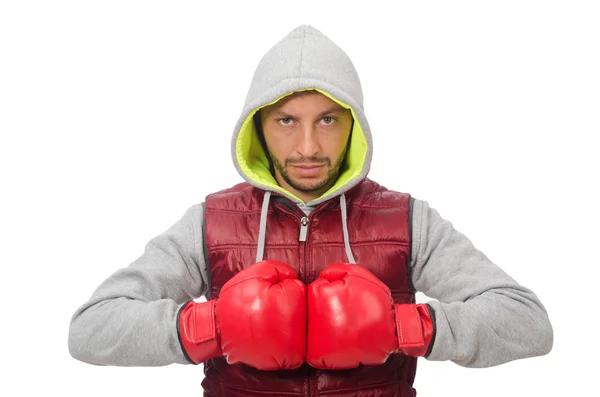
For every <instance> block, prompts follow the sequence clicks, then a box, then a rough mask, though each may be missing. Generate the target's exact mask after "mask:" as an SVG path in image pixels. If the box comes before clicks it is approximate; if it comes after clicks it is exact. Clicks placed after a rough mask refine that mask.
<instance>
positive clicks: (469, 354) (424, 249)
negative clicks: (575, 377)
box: [411, 200, 553, 367]
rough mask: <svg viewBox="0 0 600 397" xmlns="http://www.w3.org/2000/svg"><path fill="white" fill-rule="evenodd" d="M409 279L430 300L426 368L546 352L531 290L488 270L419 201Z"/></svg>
mask: <svg viewBox="0 0 600 397" xmlns="http://www.w3.org/2000/svg"><path fill="white" fill-rule="evenodd" d="M412 214H413V216H412V219H413V222H412V226H413V229H412V230H413V231H412V236H413V241H412V255H411V256H412V258H411V279H412V283H413V286H414V287H415V289H416V290H417V291H421V292H423V293H424V294H425V295H427V296H428V297H431V298H433V299H436V300H437V301H436V300H431V301H429V302H427V303H428V304H430V305H431V307H432V308H433V310H434V313H435V339H434V340H433V346H432V349H431V352H430V354H429V355H428V356H426V358H427V359H428V360H434V361H441V360H451V361H453V362H455V363H457V364H459V365H462V366H465V367H490V366H493V365H499V364H502V363H505V362H508V361H512V360H516V359H520V358H526V357H533V356H540V355H544V354H547V353H548V352H549V351H550V350H551V349H552V343H553V331H552V325H551V324H550V321H549V318H548V314H547V312H546V310H545V308H544V306H543V305H542V303H541V302H540V300H539V299H538V298H537V296H536V295H535V294H534V293H533V292H532V291H531V290H529V289H527V288H525V287H524V286H522V285H519V284H518V283H517V282H516V281H515V280H513V279H512V278H511V277H510V276H509V275H508V274H506V273H505V272H504V271H503V270H502V269H500V268H499V267H498V266H497V265H495V264H494V263H492V262H491V261H490V260H489V259H488V258H487V257H486V256H485V255H484V254H483V253H482V252H481V251H479V250H477V249H476V248H475V247H474V246H473V244H472V243H471V241H470V240H469V239H468V238H467V237H465V236H464V235H463V234H462V233H460V232H458V231H457V230H455V229H454V227H453V226H452V224H451V223H450V222H449V221H447V220H445V219H443V218H442V217H441V216H440V215H439V213H438V212H437V211H436V210H435V209H433V208H430V207H429V205H428V203H427V202H425V201H422V200H414V205H413V211H412Z"/></svg>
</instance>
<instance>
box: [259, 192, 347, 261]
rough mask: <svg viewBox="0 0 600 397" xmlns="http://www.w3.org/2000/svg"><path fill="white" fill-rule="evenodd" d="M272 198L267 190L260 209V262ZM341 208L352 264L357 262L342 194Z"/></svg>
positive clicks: (345, 241) (345, 239)
mask: <svg viewBox="0 0 600 397" xmlns="http://www.w3.org/2000/svg"><path fill="white" fill-rule="evenodd" d="M270 198H271V191H269V190H267V191H265V195H264V197H263V202H262V209H261V210H260V225H259V229H258V246H257V248H256V262H257V263H258V262H260V261H262V260H263V256H264V253H265V240H266V235H267V212H268V210H269V200H270ZM340 208H341V210H342V231H343V234H344V247H345V248H346V256H347V257H348V262H349V263H352V264H356V260H354V255H353V254H352V249H351V248H350V238H349V237H348V219H347V218H348V215H347V212H346V196H345V195H344V194H342V195H341V196H340Z"/></svg>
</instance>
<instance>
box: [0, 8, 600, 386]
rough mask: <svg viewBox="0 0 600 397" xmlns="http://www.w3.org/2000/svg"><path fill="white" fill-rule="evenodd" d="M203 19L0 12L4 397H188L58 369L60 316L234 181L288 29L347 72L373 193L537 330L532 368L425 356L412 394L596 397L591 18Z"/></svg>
mask: <svg viewBox="0 0 600 397" xmlns="http://www.w3.org/2000/svg"><path fill="white" fill-rule="evenodd" d="M206 3H208V2H200V1H195V2H174V1H173V2H167V1H163V2H158V1H123V0H121V1H102V2H100V1H94V2H92V1H52V2H50V1H38V2H33V1H4V2H2V5H1V6H0V132H1V142H0V172H1V189H2V193H1V195H0V200H1V205H0V215H1V218H0V228H1V230H0V233H1V235H0V238H1V241H2V243H1V244H2V246H1V247H2V249H1V250H0V255H1V258H0V264H1V265H2V273H1V276H0V295H1V299H0V304H1V305H2V307H1V318H2V327H0V333H1V335H0V343H1V346H2V349H1V361H2V363H3V368H4V369H3V370H2V376H1V377H2V382H1V383H0V394H1V395H5V396H8V395H11V396H13V395H18V396H35V395H48V394H50V395H62V396H79V395H85V396H106V395H113V396H138V395H146V396H160V395H170V396H178V395H200V394H201V389H200V381H201V379H202V368H201V367H200V366H198V367H194V366H182V365H170V366H166V367H160V368H115V367H98V366H92V365H88V364H84V363H81V362H78V361H76V360H75V359H73V358H71V356H70V355H69V353H68V349H67V334H68V326H69V320H70V316H71V315H72V314H73V312H74V311H75V310H76V308H77V307H78V306H79V305H80V304H82V303H84V302H85V301H86V300H87V299H88V298H89V296H90V295H91V293H92V292H93V290H94V289H95V288H96V287H97V286H98V285H99V284H100V283H101V282H102V281H103V280H104V279H105V278H106V277H108V276H109V275H110V274H112V273H113V272H114V271H116V270H117V269H118V268H120V267H124V266H127V265H128V264H129V263H131V262H132V261H133V260H134V259H136V258H137V257H139V256H140V255H141V254H142V252H143V248H144V245H145V244H146V242H147V241H148V240H150V239H151V238H152V237H154V236H156V235H158V234H160V233H162V232H163V231H165V230H166V229H167V228H168V227H169V226H170V225H172V224H173V223H175V221H177V220H178V219H179V218H180V217H181V216H182V215H183V213H184V212H185V211H186V209H187V208H189V207H190V206H191V205H193V204H195V203H198V202H201V201H203V199H204V197H205V195H206V194H208V193H211V192H213V191H216V190H219V189H222V188H225V187H229V186H230V185H233V184H234V183H237V182H240V181H241V178H240V177H239V175H238V174H237V173H236V171H235V169H234V167H233V165H232V162H231V157H230V153H229V144H230V138H231V134H232V132H233V127H234V125H235V123H236V121H237V118H238V116H239V113H240V111H241V109H242V106H243V101H244V98H245V95H246V92H247V89H248V86H249V83H250V79H251V77H252V74H253V72H254V68H255V67H256V64H257V63H258V61H259V59H260V58H261V56H262V55H263V54H264V52H266V51H267V50H268V49H269V48H270V47H271V46H272V45H273V44H275V43H276V42H277V41H279V40H280V39H281V38H282V37H284V36H285V35H286V34H287V33H288V32H289V31H291V30H292V29H293V28H295V27H296V26H297V25H300V24H304V23H307V24H311V25H313V26H315V27H316V28H317V29H319V30H321V31H322V32H323V33H324V34H326V35H327V36H329V37H330V38H331V39H332V40H333V41H335V42H336V43H337V44H338V45H339V46H340V47H341V48H343V49H344V50H345V51H346V52H347V53H348V55H349V56H350V58H351V59H352V60H353V62H354V64H355V66H356V68H357V70H358V72H359V75H360V77H361V81H362V84H363V91H364V96H365V111H366V114H367V117H368V119H369V121H370V125H371V129H372V133H373V137H374V159H373V163H372V171H371V173H370V177H371V178H372V179H374V180H376V181H378V182H380V183H381V184H383V185H384V186H386V187H388V188H390V189H394V190H399V191H404V192H408V193H411V194H412V195H413V196H414V197H416V198H420V199H423V200H427V201H428V202H429V204H430V205H431V206H432V207H434V208H436V209H437V210H438V211H439V212H440V214H441V215H442V216H443V217H444V218H446V219H448V220H450V221H452V223H453V225H454V226H455V228H457V229H458V230H459V231H461V232H463V233H464V234H465V235H467V236H468V237H469V238H470V239H471V241H473V243H474V244H475V246H476V247H477V248H479V249H480V250H482V251H483V252H484V253H485V254H486V255H487V256H488V257H489V258H490V259H491V260H492V261H493V262H495V263H496V264H498V265H499V266H501V267H502V268H503V269H504V270H505V271H506V272H507V273H509V274H510V275H511V276H513V277H514V278H515V279H516V280H517V281H519V282H520V283H522V284H523V285H525V286H527V287H529V288H531V289H532V290H534V292H536V293H537V295H538V296H539V297H540V299H541V300H542V302H543V303H544V305H545V306H546V308H547V310H548V312H549V314H550V318H551V321H552V324H553V326H554V332H555V341H554V349H553V350H552V352H551V353H550V354H549V355H546V356H543V357H537V358H530V359H526V360H520V361H515V362H511V363H508V364H505V365H501V366H497V367H493V368H487V369H468V368H463V367H460V366H458V365H456V364H454V363H452V362H428V361H426V360H424V359H421V360H420V361H419V370H418V373H417V378H416V382H415V386H416V388H417V390H418V392H419V396H440V395H450V396H459V395H460V396H462V397H466V396H483V395H485V396H507V395H510V396H541V395H569V396H592V395H594V396H597V395H600V394H599V392H598V386H597V384H598V383H597V369H598V358H599V355H600V349H599V348H598V305H597V303H596V301H597V299H596V296H597V295H596V293H595V291H596V290H597V286H598V280H597V279H596V277H595V276H596V275H597V274H598V272H597V270H598V266H599V265H600V260H599V259H598V238H599V237H600V233H599V231H598V222H599V221H600V216H599V209H598V202H599V200H600V195H599V192H598V170H599V169H600V166H599V165H600V164H599V161H598V148H599V146H598V143H597V138H598V136H599V133H600V117H599V116H600V114H599V113H600V77H599V76H600V72H599V71H600V56H599V52H600V23H599V21H600V12H599V7H598V3H597V2H594V1H588V2H585V1H502V2H482V1H452V2H450V1H426V2H425V1H422V2H410V4H409V3H408V2H403V3H401V4H396V5H393V6H383V5H380V4H379V2H375V1H370V2H365V1H361V2H358V3H357V4H353V3H352V2H348V1H345V2H341V1H302V2H283V1H278V2H261V1H254V2H245V3H240V4H234V3H231V2H225V1H223V2H210V5H205V4H206ZM217 3H218V5H216V4H217ZM390 4H391V2H390ZM421 298H422V297H421ZM3 389H6V390H12V391H10V392H7V391H5V390H3Z"/></svg>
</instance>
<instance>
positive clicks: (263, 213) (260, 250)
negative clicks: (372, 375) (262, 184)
mask: <svg viewBox="0 0 600 397" xmlns="http://www.w3.org/2000/svg"><path fill="white" fill-rule="evenodd" d="M270 198H271V191H270V190H266V191H265V195H264V197H263V202H262V209H261V210H260V226H259V229H258V247H257V248H256V263H258V262H260V261H262V260H263V256H264V254H265V239H266V236H267V212H268V211H269V199H270Z"/></svg>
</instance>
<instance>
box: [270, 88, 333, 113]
mask: <svg viewBox="0 0 600 397" xmlns="http://www.w3.org/2000/svg"><path fill="white" fill-rule="evenodd" d="M264 110H265V111H266V113H271V112H273V111H276V110H280V111H289V112H292V111H302V110H318V111H323V110H332V111H333V110H345V109H344V108H343V107H341V106H340V105H338V104H337V103H336V102H334V101H332V100H331V99H329V98H328V97H327V96H325V95H323V94H321V93H320V92H318V91H314V90H310V91H301V92H294V93H293V94H290V95H288V96H286V97H284V98H281V99H280V100H279V101H277V102H276V103H274V104H272V105H268V106H265V107H264Z"/></svg>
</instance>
